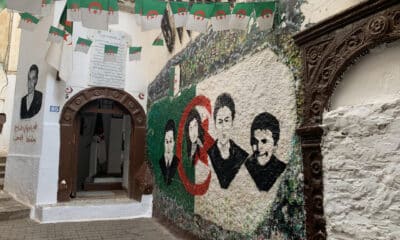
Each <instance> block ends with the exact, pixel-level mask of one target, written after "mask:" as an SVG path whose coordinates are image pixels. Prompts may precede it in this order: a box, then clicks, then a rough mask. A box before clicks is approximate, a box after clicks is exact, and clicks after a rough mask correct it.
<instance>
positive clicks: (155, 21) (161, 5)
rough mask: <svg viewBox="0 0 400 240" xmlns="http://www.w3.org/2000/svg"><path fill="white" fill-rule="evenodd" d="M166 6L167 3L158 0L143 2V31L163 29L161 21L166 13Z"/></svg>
mask: <svg viewBox="0 0 400 240" xmlns="http://www.w3.org/2000/svg"><path fill="white" fill-rule="evenodd" d="M166 5H167V4H166V3H165V2H160V1H157V0H146V1H143V13H142V30H143V31H148V30H153V29H160V28H161V20H162V18H163V15H164V12H165V8H166Z"/></svg>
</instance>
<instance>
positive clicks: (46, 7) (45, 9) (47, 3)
mask: <svg viewBox="0 0 400 240" xmlns="http://www.w3.org/2000/svg"><path fill="white" fill-rule="evenodd" d="M52 3H53V0H42V11H41V13H40V15H41V16H49V15H50V14H51V4H52Z"/></svg>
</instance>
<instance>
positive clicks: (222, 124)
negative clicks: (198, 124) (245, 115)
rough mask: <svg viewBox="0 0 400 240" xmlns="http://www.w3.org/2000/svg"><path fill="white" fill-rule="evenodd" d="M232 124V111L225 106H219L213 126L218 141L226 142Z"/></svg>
mask: <svg viewBox="0 0 400 240" xmlns="http://www.w3.org/2000/svg"><path fill="white" fill-rule="evenodd" d="M232 125H233V119H232V111H231V110H230V109H229V108H228V107H226V106H224V107H222V108H220V109H219V110H218V111H217V114H216V116H215V128H216V130H217V138H218V140H219V141H220V143H222V144H226V143H228V141H229V139H230V130H231V128H232Z"/></svg>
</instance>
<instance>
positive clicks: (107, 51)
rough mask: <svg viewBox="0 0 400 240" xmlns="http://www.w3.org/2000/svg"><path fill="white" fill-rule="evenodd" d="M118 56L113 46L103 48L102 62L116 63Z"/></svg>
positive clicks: (116, 48) (116, 49) (115, 47)
mask: <svg viewBox="0 0 400 240" xmlns="http://www.w3.org/2000/svg"><path fill="white" fill-rule="evenodd" d="M117 55H118V47H117V46H113V45H107V44H106V45H105V46H104V60H103V61H104V62H116V61H117Z"/></svg>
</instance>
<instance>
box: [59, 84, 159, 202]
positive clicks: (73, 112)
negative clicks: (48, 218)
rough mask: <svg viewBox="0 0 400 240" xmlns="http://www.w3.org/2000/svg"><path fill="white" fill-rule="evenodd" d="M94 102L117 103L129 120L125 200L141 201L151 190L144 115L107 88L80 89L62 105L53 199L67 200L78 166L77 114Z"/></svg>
mask: <svg viewBox="0 0 400 240" xmlns="http://www.w3.org/2000/svg"><path fill="white" fill-rule="evenodd" d="M97 99H109V100H112V101H115V102H117V103H119V104H120V105H121V106H122V107H123V108H124V110H126V112H127V113H129V115H130V117H131V123H132V131H131V141H130V150H129V152H130V153H129V154H130V156H129V158H130V162H129V177H128V197H129V198H132V199H135V200H138V201H141V198H142V195H143V194H149V193H151V191H152V187H153V185H152V177H151V172H150V168H149V166H148V163H147V162H146V161H145V151H146V114H145V111H144V110H143V108H142V106H141V105H140V104H139V102H138V101H137V100H136V99H135V98H134V97H133V96H131V95H130V94H129V93H127V92H125V91H123V90H119V89H114V88H108V87H93V88H88V89H84V90H82V91H80V92H78V93H77V94H75V95H74V96H73V97H71V98H70V99H69V100H68V101H67V102H66V103H65V105H64V107H63V110H62V113H61V117H60V137H61V139H60V164H59V171H58V172H59V177H58V191H57V200H58V201H59V202H65V201H69V200H70V194H71V192H72V189H73V184H75V181H76V175H77V164H78V159H77V158H78V140H79V124H80V122H79V119H78V117H77V116H78V113H79V111H80V110H81V109H82V108H83V107H84V106H86V105H87V104H89V103H91V102H92V101H94V100H97Z"/></svg>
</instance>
